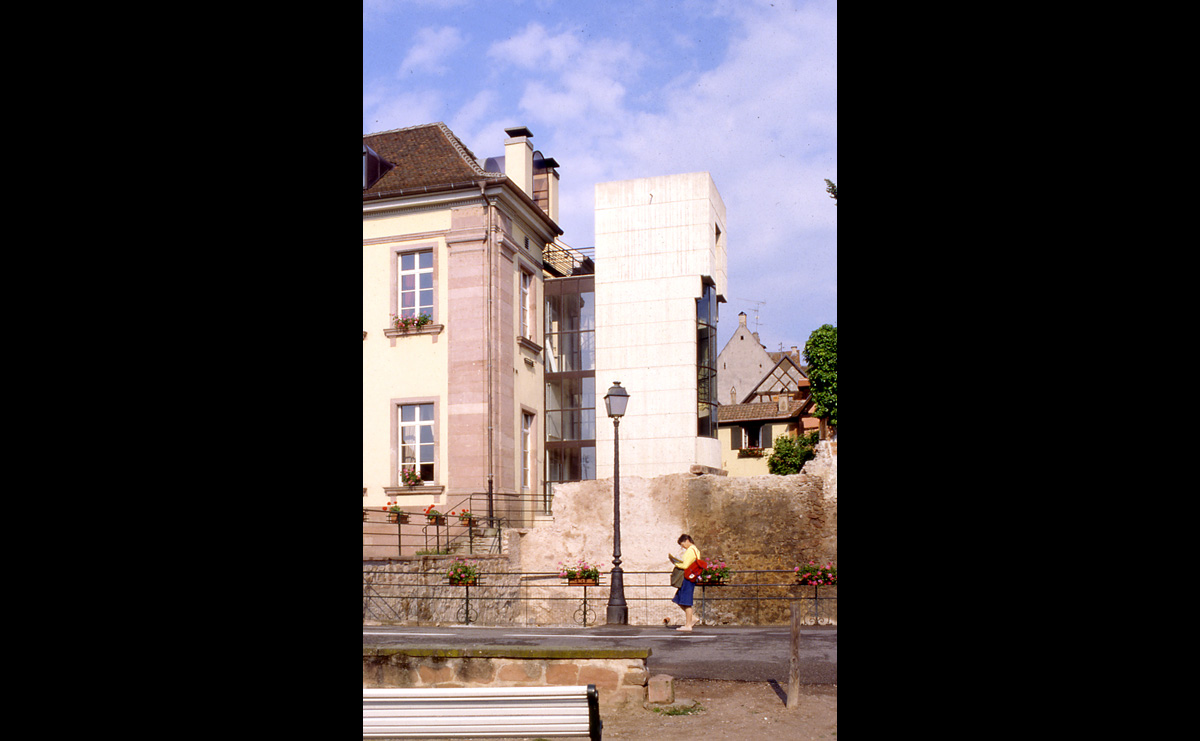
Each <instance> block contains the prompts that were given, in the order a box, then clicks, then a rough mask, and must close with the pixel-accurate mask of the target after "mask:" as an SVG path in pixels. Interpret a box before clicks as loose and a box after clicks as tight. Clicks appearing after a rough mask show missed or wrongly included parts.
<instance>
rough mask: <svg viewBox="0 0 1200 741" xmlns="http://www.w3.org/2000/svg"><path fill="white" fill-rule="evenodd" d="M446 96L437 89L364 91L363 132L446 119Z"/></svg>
mask: <svg viewBox="0 0 1200 741" xmlns="http://www.w3.org/2000/svg"><path fill="white" fill-rule="evenodd" d="M443 106H444V100H443V98H442V96H441V95H440V94H439V93H438V92H436V91H434V90H421V91H416V92H412V93H396V92H392V91H384V90H376V91H374V92H372V93H370V94H367V93H364V94H363V133H364V134H371V133H376V132H379V131H390V130H391V129H400V128H404V127H405V126H413V125H416V124H421V123H432V122H434V121H440V120H442V118H441V117H442V110H443Z"/></svg>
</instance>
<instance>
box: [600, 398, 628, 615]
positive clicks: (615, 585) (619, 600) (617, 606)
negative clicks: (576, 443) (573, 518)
mask: <svg viewBox="0 0 1200 741" xmlns="http://www.w3.org/2000/svg"><path fill="white" fill-rule="evenodd" d="M627 404H629V392H627V391H626V390H625V389H623V388H621V382H620V381H613V387H612V388H610V389H609V390H608V393H607V394H605V395H604V406H605V408H606V409H607V410H608V416H610V417H612V421H613V570H612V577H611V579H610V586H609V590H608V617H607V622H608V624H609V625H628V624H629V607H628V606H627V605H626V604H625V572H624V571H622V570H621V435H620V427H621V417H622V416H624V414H625V406H626V405H627Z"/></svg>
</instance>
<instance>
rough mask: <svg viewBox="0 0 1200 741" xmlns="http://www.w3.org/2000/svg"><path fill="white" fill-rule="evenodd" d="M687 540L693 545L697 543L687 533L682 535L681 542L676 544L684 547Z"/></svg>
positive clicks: (678, 541)
mask: <svg viewBox="0 0 1200 741" xmlns="http://www.w3.org/2000/svg"><path fill="white" fill-rule="evenodd" d="M685 540H687V541H690V542H692V543H695V542H696V541H694V540H692V536H690V535H688V534H687V533H684V534H683V535H680V536H679V540H677V541H675V542H676V543H678V544H679V545H683V541H685Z"/></svg>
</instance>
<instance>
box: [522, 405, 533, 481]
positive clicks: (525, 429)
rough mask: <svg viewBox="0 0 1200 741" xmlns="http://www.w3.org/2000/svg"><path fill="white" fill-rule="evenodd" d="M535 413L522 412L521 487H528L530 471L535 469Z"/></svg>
mask: <svg viewBox="0 0 1200 741" xmlns="http://www.w3.org/2000/svg"><path fill="white" fill-rule="evenodd" d="M534 450H535V446H534V444H533V415H532V414H529V413H528V412H524V413H522V414H521V488H522V489H528V488H529V485H530V483H531V476H530V472H531V471H532V470H533V452H534Z"/></svg>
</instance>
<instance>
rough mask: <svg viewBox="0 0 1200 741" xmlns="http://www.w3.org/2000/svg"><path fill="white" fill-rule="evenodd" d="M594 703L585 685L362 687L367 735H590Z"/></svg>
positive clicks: (378, 736)
mask: <svg viewBox="0 0 1200 741" xmlns="http://www.w3.org/2000/svg"><path fill="white" fill-rule="evenodd" d="M593 703H594V698H593V697H592V696H591V694H590V688H589V686H587V685H582V686H567V687H462V688H419V689H364V690H363V738H452V737H489V736H490V737H498V738H499V737H506V736H544V737H547V738H553V737H566V736H576V737H578V736H588V735H589V734H590V733H591V731H592V730H594V729H592V728H591V726H592V724H593V721H595V720H596V718H597V716H595V714H594V712H593V711H594V708H592V707H591V705H592V704H593ZM596 737H598V736H596Z"/></svg>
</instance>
